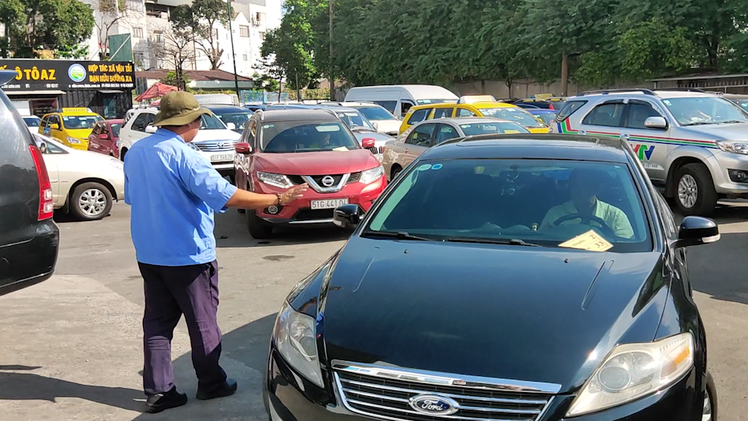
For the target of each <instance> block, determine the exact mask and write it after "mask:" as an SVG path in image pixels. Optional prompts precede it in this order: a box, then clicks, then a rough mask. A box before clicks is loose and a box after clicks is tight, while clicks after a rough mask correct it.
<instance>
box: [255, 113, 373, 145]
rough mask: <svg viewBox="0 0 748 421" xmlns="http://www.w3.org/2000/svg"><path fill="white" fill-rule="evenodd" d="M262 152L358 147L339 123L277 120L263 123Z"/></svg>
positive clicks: (353, 138)
mask: <svg viewBox="0 0 748 421" xmlns="http://www.w3.org/2000/svg"><path fill="white" fill-rule="evenodd" d="M262 145H263V148H262V150H263V152H268V153H293V152H321V151H350V150H354V149H361V146H360V145H359V143H358V140H356V138H355V137H353V136H352V135H351V133H350V131H348V130H347V129H346V127H345V126H344V125H343V124H342V123H335V122H329V123H314V122H310V121H280V122H276V123H267V124H264V125H263V126H262Z"/></svg>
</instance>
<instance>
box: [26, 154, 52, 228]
mask: <svg viewBox="0 0 748 421" xmlns="http://www.w3.org/2000/svg"><path fill="white" fill-rule="evenodd" d="M29 152H31V157H32V158H33V159H34V167H36V178H38V179H39V220H40V221H43V220H45V219H49V218H51V217H52V215H53V214H54V210H55V209H54V203H53V201H52V183H50V182H49V173H48V172H47V165H46V164H45V163H44V157H43V156H42V152H41V151H40V150H39V148H38V147H36V145H29Z"/></svg>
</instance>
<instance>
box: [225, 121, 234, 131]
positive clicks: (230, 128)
mask: <svg viewBox="0 0 748 421" xmlns="http://www.w3.org/2000/svg"><path fill="white" fill-rule="evenodd" d="M226 127H228V129H229V130H236V124H234V123H226Z"/></svg>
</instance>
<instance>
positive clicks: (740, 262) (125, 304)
mask: <svg viewBox="0 0 748 421" xmlns="http://www.w3.org/2000/svg"><path fill="white" fill-rule="evenodd" d="M56 219H57V220H58V224H59V226H60V230H61V237H62V240H61V250H60V256H59V261H58V266H57V270H56V273H55V276H54V277H53V278H52V279H50V280H48V281H46V282H44V283H42V284H39V285H36V286H33V287H30V288H27V289H25V290H22V291H19V292H16V293H13V294H9V295H6V296H3V297H0V319H1V320H2V323H0V420H2V421H43V420H50V421H53V420H54V421H58V420H85V421H99V420H102V421H131V420H138V421H141V420H154V421H158V420H179V421H191V420H220V421H234V420H267V415H266V413H265V410H264V407H263V405H262V401H261V393H260V384H261V373H262V372H263V367H264V365H265V361H266V360H265V359H266V355H267V346H268V340H269V336H270V333H271V329H272V325H273V322H274V319H275V314H276V312H277V310H278V309H279V307H280V304H281V302H282V300H283V299H284V297H285V296H286V295H287V294H288V292H289V291H290V290H291V288H292V287H293V286H294V285H295V284H296V283H297V282H298V281H300V280H301V279H302V278H303V277H304V276H306V275H307V274H309V273H310V272H311V271H312V270H314V269H315V268H316V267H317V266H318V265H319V264H321V263H322V262H324V261H325V260H326V259H327V257H329V256H330V255H331V254H332V253H333V252H335V251H336V250H337V249H338V248H339V247H341V246H342V245H343V243H344V242H345V238H346V235H347V234H346V233H345V232H343V231H339V230H338V229H336V228H334V227H333V228H316V229H304V230H301V231H283V232H280V233H278V235H276V236H275V237H274V238H273V239H272V240H271V241H257V240H254V239H252V238H251V237H250V236H249V234H248V233H247V231H246V228H245V224H244V217H243V215H241V214H239V213H237V212H236V211H234V210H230V211H229V212H227V213H226V214H223V215H219V217H218V218H217V226H216V238H217V242H218V262H219V265H220V300H221V302H220V310H219V322H220V326H221V328H222V330H223V332H224V343H223V350H224V352H223V357H222V364H223V365H224V368H225V369H226V371H227V372H228V373H229V375H230V376H232V377H234V378H236V379H237V380H238V382H239V391H238V392H237V394H236V395H234V396H232V397H228V398H224V399H218V400H215V401H209V402H202V401H197V400H195V399H194V395H195V392H196V387H197V386H196V384H197V382H196V379H195V375H194V372H193V370H192V365H191V361H190V357H189V340H188V336H187V333H186V332H187V330H186V326H185V325H184V323H183V322H182V323H180V325H179V327H178V328H177V332H176V333H175V337H174V341H173V348H172V350H173V358H174V367H175V375H176V383H177V386H178V387H179V389H180V390H181V391H184V392H187V393H188V396H189V397H190V402H189V403H188V404H187V405H186V406H184V407H182V408H177V409H173V410H169V411H166V412H164V413H161V414H156V415H152V414H142V412H141V411H142V409H143V408H144V404H143V402H144V395H143V393H142V391H141V383H142V381H141V380H142V378H141V370H142V360H143V356H142V330H141V317H142V313H143V289H142V278H141V277H140V274H139V272H138V269H137V265H136V263H135V254H134V250H133V247H132V243H131V241H130V235H129V209H128V207H127V206H126V205H123V204H116V205H115V206H114V208H113V210H112V214H111V216H109V217H107V218H105V219H104V220H102V221H96V222H86V223H83V222H70V221H69V220H68V219H67V218H66V217H65V216H63V215H58V216H56ZM715 219H716V220H717V222H718V223H719V224H720V230H721V232H722V238H721V240H720V241H719V242H718V243H716V244H713V245H708V246H700V247H694V248H692V249H691V250H690V251H689V266H690V271H691V279H692V282H693V284H694V289H695V291H696V292H695V299H696V302H697V303H698V305H699V308H700V310H701V313H702V317H703V319H704V322H705V324H706V328H707V338H708V343H709V368H710V370H711V372H712V374H713V376H714V378H715V381H716V384H717V388H718V395H719V410H720V420H727V421H732V420H744V419H745V420H748V398H747V395H748V393H747V392H746V387H745V379H746V378H748V365H746V364H745V356H746V350H747V349H748V330H747V329H746V328H745V326H746V325H747V323H746V321H747V320H748V276H747V272H748V259H746V252H747V251H748V235H747V232H748V206H743V207H728V208H721V209H718V211H717V213H716V215H715Z"/></svg>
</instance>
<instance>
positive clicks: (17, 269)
mask: <svg viewBox="0 0 748 421" xmlns="http://www.w3.org/2000/svg"><path fill="white" fill-rule="evenodd" d="M59 244H60V230H59V228H58V227H57V224H55V223H54V221H53V220H52V219H48V220H46V221H42V222H39V223H37V224H36V227H35V228H34V236H33V238H32V239H31V240H30V241H26V242H22V243H16V244H12V245H7V246H4V247H0V295H5V294H8V293H11V292H13V291H17V290H19V289H23V288H26V287H29V286H31V285H34V284H37V283H39V282H42V281H45V280H47V279H49V278H50V277H51V276H52V273H53V272H54V269H55V266H56V264H57V253H58V250H59Z"/></svg>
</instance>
